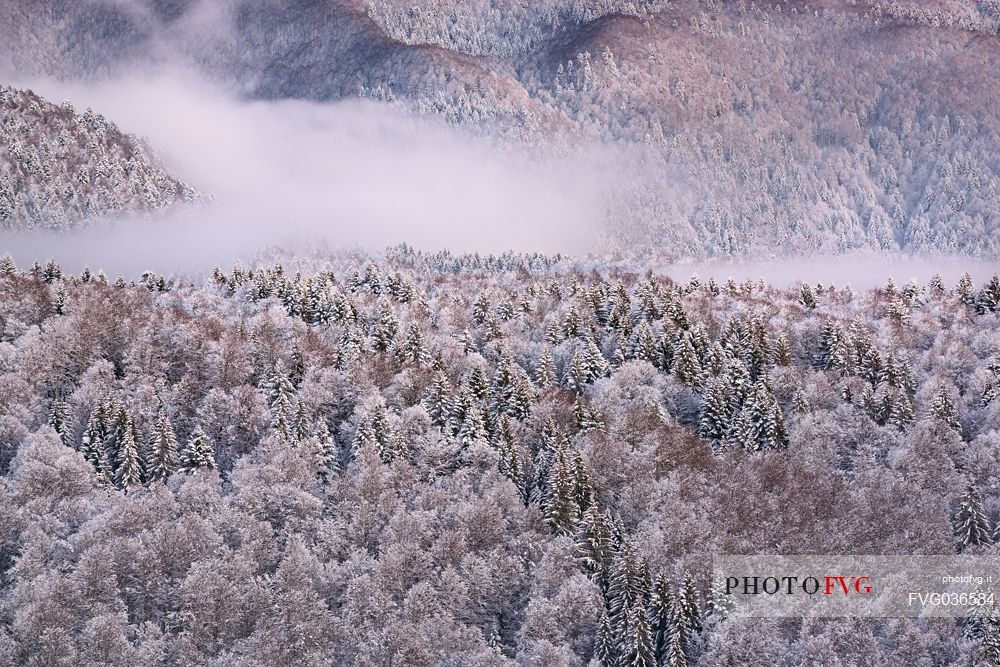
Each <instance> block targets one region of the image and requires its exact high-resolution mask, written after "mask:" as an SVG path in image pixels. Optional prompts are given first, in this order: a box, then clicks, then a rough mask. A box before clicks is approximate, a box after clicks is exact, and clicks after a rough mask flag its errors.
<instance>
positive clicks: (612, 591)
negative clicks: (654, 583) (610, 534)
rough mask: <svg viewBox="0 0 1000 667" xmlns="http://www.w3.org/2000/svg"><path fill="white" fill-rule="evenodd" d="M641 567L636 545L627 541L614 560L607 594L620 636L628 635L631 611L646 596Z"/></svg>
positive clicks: (613, 624)
mask: <svg viewBox="0 0 1000 667" xmlns="http://www.w3.org/2000/svg"><path fill="white" fill-rule="evenodd" d="M640 569H641V564H640V563H639V559H638V557H637V556H636V554H635V547H634V546H633V545H632V544H631V543H630V542H625V543H624V544H623V545H622V547H621V549H619V550H618V554H617V556H616V557H615V559H614V561H613V564H612V567H611V580H610V585H609V587H608V596H607V597H608V613H609V616H610V617H611V624H612V627H613V628H614V629H615V631H616V632H617V633H618V635H619V636H627V634H628V633H627V632H626V630H627V628H628V626H629V625H631V619H630V618H629V616H630V613H631V611H632V610H633V609H635V607H636V604H637V602H641V601H642V600H643V599H644V598H645V596H646V591H644V590H643V589H642V578H641V573H640Z"/></svg>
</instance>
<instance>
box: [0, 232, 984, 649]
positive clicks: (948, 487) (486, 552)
mask: <svg viewBox="0 0 1000 667" xmlns="http://www.w3.org/2000/svg"><path fill="white" fill-rule="evenodd" d="M998 310H1000V280H998V278H997V277H993V278H991V279H990V280H989V281H987V282H986V283H985V284H983V285H978V286H977V285H975V284H974V283H973V282H972V280H971V279H970V278H969V277H968V276H965V277H963V278H962V279H961V280H960V281H959V282H958V283H957V284H956V285H945V284H944V282H943V281H942V280H940V279H939V278H934V279H933V280H931V282H930V283H929V284H927V285H920V284H917V283H915V282H911V283H907V284H905V285H903V286H902V287H900V286H897V285H896V284H894V283H893V282H892V281H891V280H890V281H888V282H887V284H886V285H885V286H884V287H882V288H879V289H874V290H870V291H865V292H858V291H854V290H852V289H851V288H849V287H842V286H841V287H838V286H833V285H813V284H809V283H802V284H798V285H796V286H794V287H792V288H789V289H778V288H775V287H772V286H768V285H766V284H764V283H763V282H754V281H744V282H740V283H738V282H736V281H733V280H729V281H727V282H725V283H722V284H719V283H717V282H715V281H714V280H705V281H702V280H699V279H698V278H692V279H690V280H687V281H680V282H678V281H675V280H672V279H670V278H666V277H660V276H657V275H655V274H652V273H649V274H645V275H638V274H635V273H628V272H621V271H615V270H606V269H605V270H602V269H600V268H599V267H598V266H596V265H593V264H591V263H590V262H588V261H584V260H573V259H570V258H558V257H545V256H541V255H516V254H506V255H503V256H499V257H484V256H475V255H473V256H457V255H450V254H447V253H422V252H417V251H414V250H412V249H411V248H408V247H405V246H401V247H397V248H391V249H389V250H388V251H387V252H386V253H385V255H384V256H383V257H382V258H364V257H361V258H358V257H357V256H350V257H347V256H345V257H330V258H327V259H324V260H322V261H319V260H311V261H306V260H285V261H275V262H274V263H271V264H261V265H258V266H254V267H244V266H237V267H234V268H232V269H228V270H223V269H216V270H215V272H214V274H213V275H212V276H211V277H210V278H208V279H207V280H206V281H205V282H199V283H192V282H190V281H188V280H186V279H180V278H175V277H170V276H158V275H155V274H152V273H147V274H144V275H143V276H142V277H141V278H140V279H138V280H135V281H127V280H126V279H125V278H121V277H120V278H118V279H116V280H113V281H112V280H109V279H108V278H107V277H106V276H104V275H103V274H100V273H98V274H93V273H92V272H91V271H89V270H85V271H84V272H83V273H82V274H80V275H68V274H66V273H65V272H64V271H63V270H62V268H61V267H60V266H59V265H58V264H57V263H56V262H54V261H51V260H50V261H48V262H46V263H44V264H41V263H36V264H35V265H34V266H32V267H28V268H26V269H21V268H19V267H17V266H16V265H15V264H14V262H13V261H12V260H11V259H10V258H9V257H7V258H3V259H2V260H0V466H2V470H3V471H4V477H3V478H2V480H0V503H2V505H3V506H4V507H5V508H7V511H5V512H3V513H0V567H2V570H3V577H2V580H0V582H2V583H0V662H4V663H5V664H8V663H9V664H29V665H46V666H48V665H59V664H67V665H75V664H108V665H111V664H121V665H126V664H164V665H180V664H218V665H223V664H237V663H238V664H261V665H264V664H316V665H320V664H358V665H385V664H406V665H448V664H461V665H505V664H517V665H598V666H600V667H611V666H614V667H625V666H638V667H661V666H665V665H666V666H670V667H678V666H681V665H705V666H715V665H737V664H738V665H756V664H760V665H789V666H792V665H799V664H816V663H819V662H822V661H823V660H832V659H833V658H834V657H835V656H836V657H837V658H838V659H839V660H840V661H841V663H843V664H921V663H920V661H925V660H926V659H928V656H929V659H930V660H931V661H932V662H933V663H934V664H941V665H972V664H983V663H984V661H987V662H988V661H993V662H994V663H996V662H997V659H998V657H1000V656H998V646H1000V630H998V626H997V625H996V624H995V623H994V622H993V621H991V620H990V619H981V618H971V619H969V620H968V621H953V620H948V619H944V620H923V621H914V620H906V619H897V620H888V621H878V620H865V621H861V620H851V619H846V620H817V621H809V622H802V621H797V620H788V621H781V622H776V621H775V622H770V621H769V622H760V621H758V622H753V623H748V622H744V621H738V620H735V619H726V613H725V611H726V599H725V597H724V596H721V595H719V594H718V591H713V590H712V587H711V582H710V574H711V559H712V556H713V555H714V554H719V553H766V552H777V553H866V554H868V553H871V554H874V553H956V552H961V553H985V554H992V553H996V549H997V546H996V543H997V542H998V541H1000V540H998V538H1000V535H998V534H997V533H998V528H997V524H998V520H1000V477H998V476H997V474H996V470H997V461H998V456H1000V431H998V430H997V424H998V423H1000V422H998V416H1000V415H998V413H997V410H998V409H1000V401H998V400H997V391H998V389H997V388H998V386H1000V356H998V354H1000V350H998V343H1000V339H998V337H997V333H996V332H997V330H998V327H997V324H998V317H1000V315H998ZM846 637H850V641H847V640H846V639H845V638H846ZM803 661H804V662H803Z"/></svg>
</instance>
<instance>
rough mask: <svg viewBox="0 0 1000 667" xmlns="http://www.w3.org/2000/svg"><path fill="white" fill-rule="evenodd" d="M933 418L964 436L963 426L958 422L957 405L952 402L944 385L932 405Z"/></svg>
mask: <svg viewBox="0 0 1000 667" xmlns="http://www.w3.org/2000/svg"><path fill="white" fill-rule="evenodd" d="M931 418H932V419H934V420H935V421H936V422H938V423H940V424H943V425H945V426H947V427H948V428H950V429H953V430H955V431H956V432H957V433H958V434H959V435H961V434H962V425H961V424H959V422H958V416H957V415H956V412H955V404H954V403H953V402H952V400H951V394H950V393H949V392H948V389H947V388H946V387H945V386H944V385H942V386H941V387H939V388H938V391H937V393H936V394H935V395H934V402H933V403H931Z"/></svg>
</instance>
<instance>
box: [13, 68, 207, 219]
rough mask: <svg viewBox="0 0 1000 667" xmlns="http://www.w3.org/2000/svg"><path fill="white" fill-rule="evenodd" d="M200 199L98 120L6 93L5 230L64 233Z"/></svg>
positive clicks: (25, 94) (131, 140)
mask: <svg viewBox="0 0 1000 667" xmlns="http://www.w3.org/2000/svg"><path fill="white" fill-rule="evenodd" d="M197 198H198V194H197V193H196V192H195V191H194V190H193V189H192V188H191V187H189V186H188V185H186V184H184V183H183V182H181V181H179V180H177V179H175V178H173V177H172V176H170V175H169V174H168V173H167V172H166V171H164V169H163V168H162V167H161V166H160V165H159V163H158V162H157V161H156V159H155V158H154V157H153V156H152V155H151V154H150V152H149V148H148V147H147V146H145V145H144V144H143V143H142V142H141V141H139V140H138V139H137V138H136V137H133V136H129V135H126V134H123V133H122V132H121V131H120V130H118V128H117V127H115V126H114V125H113V124H112V123H110V122H108V121H107V120H106V119H105V118H104V117H103V116H101V115H100V114H97V113H94V112H93V111H90V110H89V109H88V110H87V112H86V113H84V114H82V115H79V114H77V113H76V112H75V110H74V109H73V107H72V106H71V105H69V104H68V103H67V104H63V105H62V106H56V105H54V104H52V103H50V102H47V101H45V100H44V99H42V98H40V97H39V96H37V95H35V94H34V93H32V92H31V91H21V90H15V89H13V88H7V87H3V86H0V229H14V228H31V227H51V228H61V227H65V226H67V225H72V224H76V223H80V222H81V221H83V220H86V219H91V218H94V217H98V216H105V215H114V214H120V213H125V212H139V211H150V210H154V209H160V208H164V207H167V206H170V205H173V204H177V203H181V202H189V201H193V200H195V199H197Z"/></svg>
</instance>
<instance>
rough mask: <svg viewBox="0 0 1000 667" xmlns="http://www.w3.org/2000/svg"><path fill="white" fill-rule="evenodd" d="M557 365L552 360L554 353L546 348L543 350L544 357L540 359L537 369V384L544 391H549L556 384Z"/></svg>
mask: <svg viewBox="0 0 1000 667" xmlns="http://www.w3.org/2000/svg"><path fill="white" fill-rule="evenodd" d="M555 381H556V365H555V362H554V361H553V360H552V352H551V351H550V350H549V348H548V347H546V348H545V349H544V350H542V356H541V357H539V359H538V367H537V368H536V369H535V382H536V384H538V386H539V387H541V388H542V389H547V388H549V387H551V386H552V385H554V384H555Z"/></svg>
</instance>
